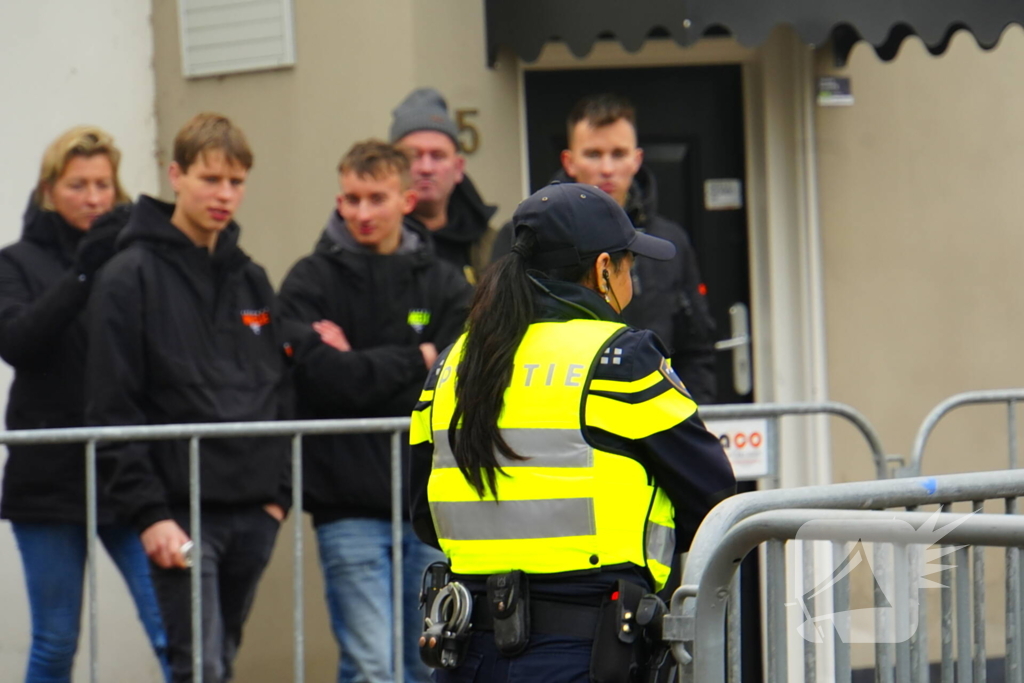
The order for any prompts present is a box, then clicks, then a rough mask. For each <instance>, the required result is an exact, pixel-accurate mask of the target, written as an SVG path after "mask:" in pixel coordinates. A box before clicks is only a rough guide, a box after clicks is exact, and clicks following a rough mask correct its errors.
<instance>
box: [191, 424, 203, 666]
mask: <svg viewBox="0 0 1024 683" xmlns="http://www.w3.org/2000/svg"><path fill="white" fill-rule="evenodd" d="M188 478H189V481H188V503H189V523H190V524H191V527H192V528H191V532H192V533H191V537H192V680H193V681H195V683H203V522H202V517H201V516H200V506H199V501H200V499H201V495H200V488H199V485H200V481H199V437H198V436H193V437H192V438H191V439H189V442H188Z"/></svg>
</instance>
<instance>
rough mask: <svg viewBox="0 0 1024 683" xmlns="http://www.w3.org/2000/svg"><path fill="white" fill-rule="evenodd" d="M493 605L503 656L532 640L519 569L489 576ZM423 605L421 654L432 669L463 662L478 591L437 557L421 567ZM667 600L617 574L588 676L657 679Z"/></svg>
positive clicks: (622, 681)
mask: <svg viewBox="0 0 1024 683" xmlns="http://www.w3.org/2000/svg"><path fill="white" fill-rule="evenodd" d="M487 583H488V586H487V594H488V607H489V610H490V614H491V617H492V619H493V624H492V628H493V629H494V635H495V643H496V645H497V647H498V650H499V651H500V652H502V654H503V655H504V656H506V657H514V656H516V655H517V654H518V653H519V652H521V651H522V650H523V649H525V647H526V645H527V643H528V642H529V636H530V631H531V627H530V618H529V600H530V597H529V589H528V581H527V580H526V578H525V577H523V575H522V573H521V572H511V573H509V574H496V575H493V576H491V577H488V582H487ZM420 606H421V608H424V607H425V611H424V619H423V634H422V635H421V636H420V639H419V648H420V659H422V660H423V663H424V664H426V665H427V666H429V667H431V668H433V669H455V668H458V667H459V666H460V665H461V664H462V663H463V662H464V661H465V657H466V651H467V649H468V647H469V637H470V634H471V629H472V627H473V624H472V623H471V621H472V617H473V596H472V594H471V593H470V592H469V590H468V589H467V588H466V587H465V586H464V585H463V584H461V583H459V582H458V581H452V580H451V568H450V567H449V566H448V565H447V564H446V563H444V562H435V563H433V564H431V565H430V566H429V567H427V570H426V571H425V572H424V574H423V585H422V589H421V591H420ZM665 611H666V610H665V603H664V602H662V600H661V599H660V598H659V597H658V596H657V595H654V594H650V593H648V594H646V595H645V594H644V590H643V589H642V588H640V587H639V586H637V585H636V584H633V583H631V582H628V581H623V580H620V581H619V582H618V584H617V588H616V590H615V591H614V593H613V594H612V596H611V598H610V599H606V600H605V601H604V602H603V604H602V606H601V616H600V617H599V619H598V623H596V624H595V627H596V628H595V631H596V633H595V636H594V640H595V642H594V647H593V655H592V661H591V671H590V674H591V679H592V680H594V681H598V682H599V683H627V682H632V681H643V682H645V683H647V682H650V683H653V682H654V681H658V680H660V677H659V672H660V671H661V670H662V669H663V668H664V667H665V665H666V663H668V661H667V660H668V657H667V654H668V648H667V647H666V644H665V643H664V642H663V641H662V634H661V628H660V627H661V618H662V617H663V616H664V614H665Z"/></svg>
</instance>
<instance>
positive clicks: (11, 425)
mask: <svg viewBox="0 0 1024 683" xmlns="http://www.w3.org/2000/svg"><path fill="white" fill-rule="evenodd" d="M84 234H85V233H83V232H82V231H80V230H76V229H75V228H73V227H71V226H70V225H68V223H67V222H66V221H65V220H64V219H63V218H61V216H60V215H59V214H57V213H55V212H52V211H43V210H41V209H39V208H38V207H36V206H35V204H34V203H32V202H30V203H29V207H28V209H27V210H26V211H25V217H24V227H23V231H22V236H21V240H20V241H18V242H16V243H15V244H12V245H10V246H8V247H6V248H5V249H3V251H0V358H3V359H4V361H6V362H7V363H8V364H9V365H10V366H11V367H13V368H14V382H13V383H12V384H11V390H10V396H9V398H8V401H7V428H8V429H47V428H54V427H80V426H82V424H83V413H84V408H85V398H84V379H85V353H86V335H85V324H84V321H83V318H84V316H82V315H81V313H82V311H83V310H84V309H85V306H86V302H87V301H88V299H89V291H90V289H91V287H92V281H91V279H90V278H88V277H87V276H85V275H83V274H82V273H80V272H79V271H78V270H77V269H76V268H74V263H75V250H76V248H77V246H78V243H79V241H80V240H81V238H82V236H83V235H84ZM9 451H10V457H9V458H8V459H7V465H6V467H5V470H4V478H3V499H2V502H0V517H3V518H4V519H11V520H14V521H15V522H63V523H83V522H85V457H84V450H83V447H82V446H81V445H80V444H56V445H47V446H11V447H9ZM100 521H101V522H103V523H106V522H109V521H112V520H111V515H110V514H109V511H107V510H102V509H101V519H100Z"/></svg>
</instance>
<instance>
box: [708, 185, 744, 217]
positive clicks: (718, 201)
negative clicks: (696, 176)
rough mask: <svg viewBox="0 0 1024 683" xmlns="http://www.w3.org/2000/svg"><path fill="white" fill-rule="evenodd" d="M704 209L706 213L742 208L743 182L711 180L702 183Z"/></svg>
mask: <svg viewBox="0 0 1024 683" xmlns="http://www.w3.org/2000/svg"><path fill="white" fill-rule="evenodd" d="M704 208H705V209H707V210H708V211H735V210H736V209H742V208H743V181H742V180H739V179H737V178H712V179H710V180H705V181H704Z"/></svg>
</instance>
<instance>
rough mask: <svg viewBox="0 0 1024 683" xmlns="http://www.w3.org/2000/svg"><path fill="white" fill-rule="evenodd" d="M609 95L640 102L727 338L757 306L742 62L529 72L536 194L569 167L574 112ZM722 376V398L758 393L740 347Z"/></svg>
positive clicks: (723, 361)
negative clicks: (741, 364) (586, 100)
mask: <svg viewBox="0 0 1024 683" xmlns="http://www.w3.org/2000/svg"><path fill="white" fill-rule="evenodd" d="M604 92H613V93H616V94H618V95H622V96H624V97H627V98H628V99H629V100H630V101H631V102H632V103H633V105H634V106H635V107H636V110H637V134H638V137H639V142H640V146H641V147H643V149H644V158H645V164H646V165H647V167H648V168H649V169H650V170H651V171H653V173H654V175H655V178H656V179H657V183H658V212H659V213H660V214H661V215H663V216H665V217H666V218H669V219H671V220H674V221H676V222H677V223H679V224H681V225H682V226H683V228H685V229H686V231H687V232H688V233H689V235H690V239H691V241H692V242H693V245H694V248H695V249H696V251H697V258H698V261H699V265H700V271H701V275H702V276H703V278H704V283H705V284H706V286H707V296H708V302H709V304H710V307H711V314H712V315H713V316H714V319H715V323H716V325H717V327H718V337H719V338H720V339H725V338H728V337H731V336H732V330H733V325H732V321H731V318H730V308H733V307H734V306H735V305H736V304H743V305H744V306H745V307H746V310H749V304H750V275H749V263H748V253H747V212H746V208H745V207H746V202H745V201H743V199H742V198H743V196H744V195H743V191H742V188H743V187H745V183H742V181H743V179H744V175H745V172H744V171H745V166H744V139H743V89H742V80H741V71H740V67H739V66H702V67H662V68H645V69H594V70H589V69H576V70H571V71H529V72H527V73H526V119H527V131H528V138H529V155H530V162H529V163H530V186H531V191H536V190H538V189H540V188H541V187H543V186H544V185H546V184H547V183H548V181H549V180H550V179H551V177H552V176H553V175H554V174H555V172H556V171H557V170H558V169H559V168H560V163H559V154H560V152H561V151H562V150H563V149H564V148H565V145H566V130H565V117H566V115H567V114H568V112H569V109H570V108H572V106H573V104H575V103H576V101H577V100H579V99H581V98H583V97H585V96H587V95H594V94H599V93H604ZM708 181H711V183H710V184H709V185H706V184H707V183H708ZM737 187H739V188H740V190H739V192H738V194H737V193H736V188H737ZM706 190H707V191H708V192H710V193H711V196H710V197H706V196H705V195H706ZM706 199H710V200H711V204H710V206H711V207H712V208H709V204H708V203H707V201H706ZM734 200H739V201H734ZM716 206H717V207H719V208H714V207H716ZM733 207H735V208H733ZM733 311H734V314H739V313H740V311H738V310H737V309H735V308H733ZM747 350H748V351H749V347H748V348H747ZM741 353H742V351H741ZM717 374H718V401H717V402H718V403H743V402H749V401H751V400H753V395H752V391H751V390H750V388H749V384H750V383H749V379H748V378H749V377H750V368H749V363H748V364H747V366H746V371H745V372H744V371H743V370H742V369H741V370H740V372H738V373H734V358H733V352H732V351H727V350H726V351H720V352H718V353H717ZM737 374H738V375H739V377H737V376H736V375H737ZM744 375H745V376H746V377H744ZM737 379H739V380H740V381H739V382H737ZM744 383H746V384H747V385H748V387H744V386H743V384H744ZM738 389H739V390H738Z"/></svg>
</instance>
